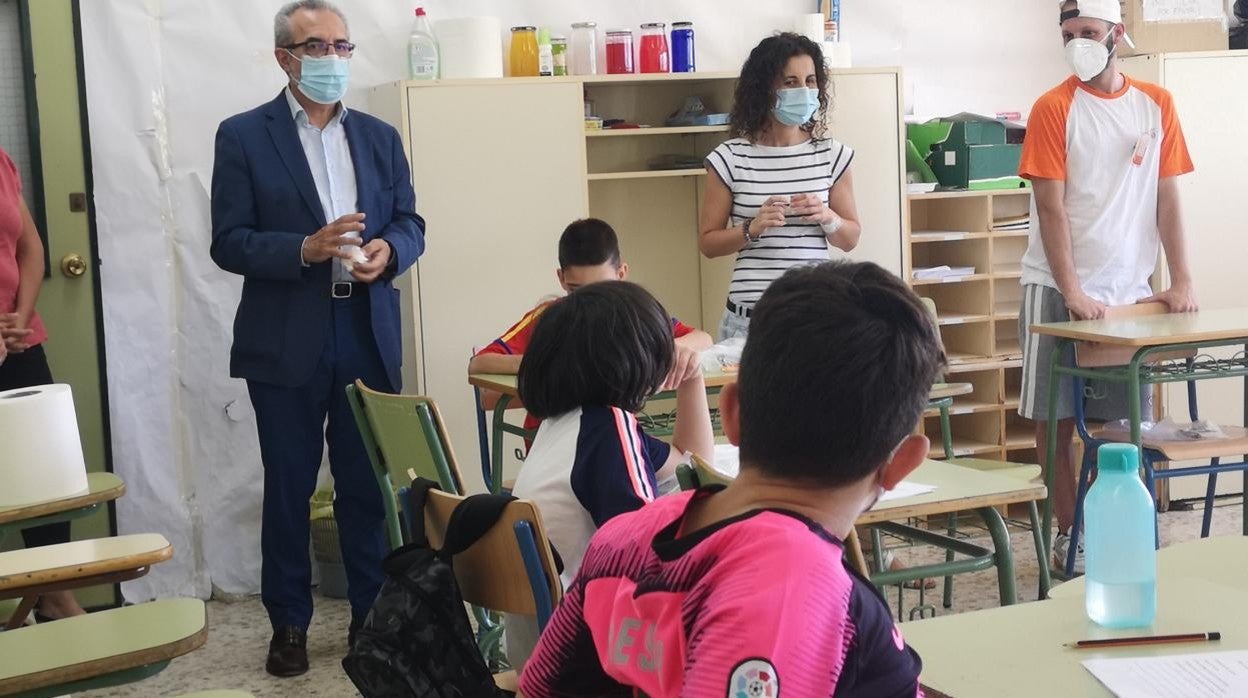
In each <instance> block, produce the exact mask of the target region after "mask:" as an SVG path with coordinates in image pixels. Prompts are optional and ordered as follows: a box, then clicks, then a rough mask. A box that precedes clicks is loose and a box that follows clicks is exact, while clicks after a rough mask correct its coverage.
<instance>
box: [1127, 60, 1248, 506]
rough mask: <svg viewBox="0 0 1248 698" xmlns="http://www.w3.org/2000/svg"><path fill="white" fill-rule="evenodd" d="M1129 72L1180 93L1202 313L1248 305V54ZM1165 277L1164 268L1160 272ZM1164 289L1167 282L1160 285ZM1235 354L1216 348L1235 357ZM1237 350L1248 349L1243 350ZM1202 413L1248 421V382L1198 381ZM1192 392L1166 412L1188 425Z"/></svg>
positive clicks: (1143, 63)
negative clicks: (1247, 406) (1247, 394)
mask: <svg viewBox="0 0 1248 698" xmlns="http://www.w3.org/2000/svg"><path fill="white" fill-rule="evenodd" d="M1120 65H1121V67H1122V69H1123V72H1125V73H1127V74H1128V75H1130V76H1132V77H1134V78H1137V79H1140V80H1146V81H1148V82H1152V83H1157V84H1160V85H1161V86H1163V87H1165V88H1166V89H1168V90H1169V91H1170V93H1171V94H1172V95H1174V104H1175V107H1176V108H1177V110H1178V114H1179V121H1180V122H1181V123H1182V126H1183V134H1184V136H1185V138H1186V140H1187V147H1188V150H1189V151H1190V152H1191V156H1192V162H1193V163H1195V165H1196V171H1195V172H1193V173H1191V174H1187V175H1183V176H1182V177H1180V178H1179V191H1180V193H1181V196H1180V198H1181V201H1182V211H1183V227H1184V230H1185V232H1186V234H1187V254H1188V262H1189V264H1190V266H1191V270H1192V278H1193V279H1194V282H1195V285H1196V298H1197V300H1199V302H1200V307H1201V308H1202V309H1216V308H1231V307H1243V306H1244V305H1245V303H1246V302H1248V294H1245V292H1244V288H1245V287H1244V270H1245V269H1246V268H1248V245H1245V244H1244V243H1245V232H1246V231H1248V225H1246V223H1245V221H1246V220H1248V214H1245V213H1244V204H1243V201H1244V193H1245V186H1244V179H1243V177H1242V176H1241V173H1242V172H1243V168H1244V164H1245V162H1246V161H1248V144H1246V143H1245V138H1246V135H1245V131H1244V115H1246V114H1248V51H1215V52H1206V53H1163V54H1154V55H1146V56H1136V57H1134V58H1128V59H1125V60H1123V61H1121V62H1120ZM1161 272H1162V275H1163V277H1164V272H1165V267H1164V265H1163V266H1162V267H1161ZM1156 285H1157V286H1158V287H1162V286H1165V285H1166V284H1165V282H1164V281H1163V282H1162V283H1158V284H1156ZM1236 351H1237V350H1236V349H1231V348H1226V349H1223V350H1215V351H1210V352H1208V353H1210V354H1214V355H1218V356H1223V355H1226V356H1229V355H1230V354H1233V353H1235V352H1236ZM1238 351H1242V348H1240V349H1239V350H1238ZM1197 386H1198V387H1197V390H1198V394H1199V403H1200V412H1201V416H1202V417H1205V418H1208V419H1212V420H1214V421H1215V422H1217V423H1219V424H1241V425H1242V424H1244V384H1243V381H1239V380H1213V381H1201V382H1199V383H1198V384H1197ZM1186 393H1187V391H1186V390H1185V387H1184V386H1183V385H1170V386H1166V390H1165V400H1164V403H1163V404H1164V405H1165V410H1166V412H1167V413H1168V414H1173V415H1175V419H1180V420H1186V417H1187V396H1186ZM1243 484H1244V483H1243V478H1240V477H1238V476H1236V475H1229V476H1228V475H1223V476H1222V477H1220V478H1218V492H1219V493H1221V494H1230V493H1233V492H1240V491H1242V488H1243ZM1204 494H1205V479H1204V478H1200V477H1192V478H1177V479H1175V480H1172V481H1171V482H1170V497H1171V498H1172V499H1185V498H1193V497H1203V496H1204Z"/></svg>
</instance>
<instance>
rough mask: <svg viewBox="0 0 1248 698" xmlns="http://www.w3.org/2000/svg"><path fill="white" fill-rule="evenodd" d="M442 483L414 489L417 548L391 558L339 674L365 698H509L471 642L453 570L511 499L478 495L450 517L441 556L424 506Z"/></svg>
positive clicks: (415, 484) (416, 484) (425, 483)
mask: <svg viewBox="0 0 1248 698" xmlns="http://www.w3.org/2000/svg"><path fill="white" fill-rule="evenodd" d="M431 488H433V489H437V484H436V483H434V482H433V481H431V480H426V479H424V478H420V479H417V480H415V481H413V482H412V485H411V495H410V500H409V501H410V502H411V513H412V515H411V517H410V519H409V522H410V525H411V528H412V537H411V540H412V541H413V542H412V543H409V544H407V545H404V546H403V547H401V548H399V549H397V550H395V551H394V552H392V553H390V555H389V556H387V557H386V559H385V560H384V561H383V563H382V566H383V569H384V570H385V573H386V580H385V582H383V583H382V586H381V591H380V592H379V593H378V594H377V600H376V601H375V602H374V603H373V608H372V610H370V611H369V613H368V616H367V617H366V618H365V619H364V624H363V626H362V627H361V628H360V629H359V631H358V633H357V634H356V638H355V645H354V646H353V647H351V648H350V650H349V651H348V653H347V656H346V658H344V659H343V660H342V667H343V669H345V670H346V672H347V676H349V677H350V678H351V681H352V683H354V684H355V687H356V688H357V689H359V691H360V693H361V694H363V695H364V698H408V697H411V698H426V697H429V698H460V697H464V698H477V697H478V696H481V697H486V696H510V695H513V694H512V693H511V692H509V691H504V690H502V689H500V688H498V687H497V686H495V684H494V677H493V676H492V675H491V674H490V671H489V669H488V668H487V667H486V664H485V660H484V659H483V658H482V657H481V652H480V650H478V648H477V643H476V642H475V640H474V638H473V632H472V626H471V625H470V624H469V622H468V613H467V611H466V610H465V608H464V599H463V597H462V595H461V594H460V591H459V584H458V583H456V581H455V572H454V570H453V569H452V568H451V560H452V558H453V557H454V556H455V555H456V554H457V553H460V552H463V551H464V550H467V549H468V548H469V547H471V546H472V544H473V543H475V542H476V541H477V540H478V539H480V538H481V536H483V535H485V533H486V532H487V531H489V530H490V528H491V527H492V526H493V525H494V523H495V522H497V521H498V519H499V517H500V516H502V513H503V509H504V508H505V507H506V506H507V503H508V502H510V501H512V500H513V499H515V498H514V497H511V496H506V495H493V494H477V495H473V496H471V497H468V498H467V499H465V500H464V501H463V502H462V503H460V504H459V506H457V507H456V508H455V511H454V512H453V513H452V514H451V520H450V522H449V523H448V526H447V531H446V540H445V543H444V545H443V546H442V549H441V550H433V549H432V548H430V547H429V542H428V540H427V539H426V538H425V517H424V511H425V500H426V498H427V497H428V492H429V490H430V489H431Z"/></svg>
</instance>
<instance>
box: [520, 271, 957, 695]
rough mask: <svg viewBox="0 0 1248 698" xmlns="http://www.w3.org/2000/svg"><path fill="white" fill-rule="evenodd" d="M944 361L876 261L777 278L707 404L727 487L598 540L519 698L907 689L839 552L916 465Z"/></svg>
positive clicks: (892, 628) (693, 496)
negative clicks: (732, 447) (729, 464)
mask: <svg viewBox="0 0 1248 698" xmlns="http://www.w3.org/2000/svg"><path fill="white" fill-rule="evenodd" d="M796 336H801V337H802V338H803V341H800V342H795V341H793V337H796ZM847 338H852V339H847ZM943 364H944V357H943V355H942V353H941V349H940V340H939V338H938V336H937V335H936V331H935V328H934V327H933V326H932V323H931V321H930V320H929V319H928V316H927V311H926V310H925V309H924V307H923V306H922V304H921V303H920V302H919V299H918V298H917V297H916V296H915V295H914V293H913V292H912V291H911V290H910V289H908V288H907V287H906V286H905V284H904V283H902V281H901V280H900V279H898V278H897V277H896V276H893V275H892V274H890V273H888V272H887V271H885V270H883V269H881V268H880V267H878V266H876V265H874V264H870V263H858V264H850V263H827V264H821V265H818V266H812V267H803V268H798V269H793V270H790V271H789V272H787V273H786V274H785V275H784V276H782V277H780V278H779V279H778V280H776V281H775V282H774V283H773V284H772V285H771V286H770V288H768V290H767V291H766V293H764V294H763V296H762V299H761V300H760V301H759V303H758V305H757V306H756V307H755V310H754V314H753V316H752V319H751V325H750V334H749V338H748V339H747V341H746V346H745V351H744V354H743V356H742V359H741V368H740V379H739V382H738V383H737V384H736V385H732V386H727V387H725V388H724V390H723V392H722V394H721V396H720V415H721V418H722V424H723V428H724V433H725V435H726V436H727V437H728V438H729V440H730V441H732V442H733V443H735V444H738V445H739V446H740V453H741V465H740V474H739V475H738V477H737V478H736V480H735V481H734V482H733V483H732V484H730V485H729V486H728V487H727V488H715V487H707V488H702V489H700V490H698V491H696V492H686V493H682V494H680V495H676V496H671V497H664V498H662V499H659V500H656V501H655V502H654V503H653V504H649V505H647V506H645V507H644V508H642V509H640V510H638V511H635V512H632V513H627V514H621V515H620V516H617V517H615V518H613V519H612V520H611V521H609V522H607V523H606V524H605V525H604V526H603V527H601V528H600V529H599V530H598V533H597V534H596V535H595V536H594V538H593V540H592V541H591V543H590V546H589V549H588V550H587V552H586V554H585V557H584V559H583V561H582V564H581V569H580V572H579V574H578V576H577V578H576V579H575V580H574V581H573V583H572V585H571V586H570V587H569V588H568V591H567V594H566V596H565V597H564V600H563V602H562V603H561V604H560V606H559V608H558V609H557V610H556V611H555V615H554V617H553V618H552V620H551V622H550V624H549V626H548V627H547V628H546V631H545V632H544V633H543V635H542V639H541V641H540V642H539V644H538V646H537V650H536V652H535V653H534V655H533V657H532V659H531V660H530V661H529V663H528V664H527V666H526V667H525V670H524V673H523V674H522V675H521V690H522V692H523V693H524V695H526V696H552V695H628V691H630V690H633V691H639V692H642V693H645V694H646V695H649V696H653V697H654V698H659V697H661V696H676V695H696V696H710V695H723V694H724V693H725V688H727V689H728V694H729V695H738V694H740V695H751V696H752V695H760V696H762V695H773V696H774V695H778V694H779V687H780V686H781V685H783V686H784V688H785V695H794V696H816V695H820V696H828V695H862V696H902V695H905V696H914V695H916V694H917V693H918V688H919V684H918V679H919V670H920V667H921V662H920V660H919V657H918V655H916V654H915V653H914V651H913V650H911V649H909V648H908V647H907V646H906V645H905V642H904V641H903V640H902V637H901V633H900V631H899V630H898V629H897V627H896V625H895V624H894V622H893V620H892V617H891V615H890V612H889V610H888V607H887V605H886V603H885V601H884V599H883V597H882V596H880V594H879V592H878V591H877V590H876V589H875V587H873V586H872V585H871V583H870V582H869V581H868V580H866V579H865V578H863V577H861V576H859V575H858V574H857V573H856V572H854V571H853V569H852V568H851V567H850V566H849V565H848V564H847V562H846V560H845V555H844V552H845V551H844V543H843V542H842V541H843V540H844V538H845V536H847V535H848V533H849V531H850V530H851V529H852V527H853V525H854V521H855V520H856V519H857V517H858V516H859V514H861V513H862V512H863V511H865V510H867V509H869V508H870V507H871V506H873V505H874V504H875V502H876V501H877V500H878V499H879V497H880V495H881V494H882V493H883V492H884V491H886V490H889V489H892V488H893V487H894V486H895V485H897V483H899V482H901V480H902V479H903V478H904V477H905V476H906V475H907V474H909V473H910V472H911V471H913V470H914V469H915V468H916V467H918V465H919V464H920V463H921V462H922V461H923V459H924V457H925V456H926V455H927V450H928V446H929V443H928V440H927V438H926V437H924V436H921V435H916V434H915V433H914V432H915V426H916V425H917V424H918V422H919V419H920V418H921V416H922V413H923V409H924V407H925V406H926V404H927V395H928V390H929V389H930V388H931V384H932V381H933V380H934V378H935V377H936V375H937V373H938V371H939V370H940V369H941V367H942V366H943Z"/></svg>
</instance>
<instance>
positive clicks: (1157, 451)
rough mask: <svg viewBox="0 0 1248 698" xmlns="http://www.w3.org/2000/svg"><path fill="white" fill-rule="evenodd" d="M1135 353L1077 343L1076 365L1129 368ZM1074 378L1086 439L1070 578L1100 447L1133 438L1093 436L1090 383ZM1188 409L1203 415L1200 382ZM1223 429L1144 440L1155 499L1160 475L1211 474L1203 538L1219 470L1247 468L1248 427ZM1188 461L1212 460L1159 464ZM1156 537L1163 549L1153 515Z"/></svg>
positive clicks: (1175, 357) (1190, 386)
mask: <svg viewBox="0 0 1248 698" xmlns="http://www.w3.org/2000/svg"><path fill="white" fill-rule="evenodd" d="M1167 312H1169V308H1168V307H1167V306H1166V304H1165V303H1139V304H1136V305H1128V306H1118V307H1110V308H1106V310H1105V316H1106V317H1107V318H1112V317H1135V316H1140V315H1159V314H1164V313H1167ZM1134 355H1135V350H1134V349H1132V348H1130V347H1121V348H1119V347H1106V346H1102V345H1097V344H1095V343H1092V342H1076V343H1075V364H1076V365H1077V366H1080V367H1084V368H1093V367H1109V366H1125V365H1127V364H1129V363H1130V362H1131V359H1132V357H1133V356H1134ZM1195 360H1196V352H1195V351H1194V350H1186V351H1175V352H1168V353H1159V354H1157V355H1156V356H1150V357H1149V358H1148V363H1149V364H1150V365H1157V364H1160V363H1164V362H1176V361H1182V362H1183V363H1184V367H1185V368H1186V369H1187V370H1188V371H1190V370H1191V368H1192V366H1193V364H1194V363H1195ZM1071 380H1072V386H1073V390H1074V397H1075V429H1076V431H1077V432H1078V434H1079V438H1080V440H1081V441H1082V442H1083V461H1082V462H1081V464H1080V468H1079V480H1078V484H1077V490H1076V495H1075V519H1074V523H1073V525H1072V526H1071V529H1070V537H1071V541H1070V549H1069V552H1068V553H1067V555H1066V562H1065V565H1064V569H1065V572H1066V575H1067V576H1070V575H1071V574H1072V572H1073V570H1074V565H1075V554H1076V552H1077V550H1078V545H1079V536H1080V533H1081V532H1082V529H1083V502H1084V499H1085V498H1086V497H1087V494H1088V487H1089V486H1090V485H1091V483H1092V479H1093V473H1094V471H1095V468H1096V451H1097V449H1099V448H1100V447H1101V446H1102V445H1104V444H1107V443H1114V442H1119V443H1121V442H1128V441H1130V438H1131V437H1130V434H1129V433H1124V432H1118V433H1113V432H1101V433H1098V434H1093V433H1092V432H1091V431H1090V430H1089V429H1088V424H1087V415H1086V410H1085V406H1084V404H1083V396H1084V390H1085V387H1086V382H1085V380H1084V379H1083V378H1082V377H1079V376H1075V377H1073V378H1072V379H1071ZM1187 411H1188V416H1189V417H1190V418H1191V420H1192V421H1193V422H1195V421H1197V420H1199V419H1200V407H1199V403H1198V401H1197V399H1196V381H1194V380H1189V381H1187ZM1220 428H1221V429H1222V431H1223V432H1224V433H1225V434H1226V437H1227V438H1225V439H1208V440H1199V441H1196V440H1193V441H1162V440H1159V439H1156V438H1150V437H1149V436H1148V435H1145V436H1144V438H1143V441H1144V448H1143V450H1142V452H1141V453H1140V466H1141V468H1142V469H1143V471H1144V484H1145V485H1146V486H1147V487H1148V493H1149V494H1150V495H1152V497H1153V498H1154V500H1155V499H1156V497H1157V490H1156V480H1157V479H1159V478H1172V477H1187V476H1195V475H1207V476H1208V477H1209V483H1208V486H1207V487H1206V489H1205V512H1204V516H1203V518H1202V519H1201V525H1200V537H1201V538H1207V537H1208V536H1209V528H1210V525H1211V524H1212V522H1213V499H1214V495H1215V494H1216V491H1217V486H1218V473H1224V472H1235V471H1239V472H1248V461H1245V460H1244V459H1243V454H1245V453H1248V430H1245V429H1244V427H1242V426H1222V427H1220ZM1227 457H1231V458H1236V459H1238V460H1236V461H1234V462H1231V463H1223V462H1222V459H1223V458H1227ZM1184 460H1207V461H1209V465H1205V466H1192V467H1186V468H1178V469H1171V468H1165V469H1159V468H1157V467H1156V464H1157V463H1159V462H1168V463H1173V462H1175V461H1184ZM1153 536H1154V543H1155V545H1157V546H1158V547H1160V545H1161V537H1160V534H1159V533H1158V530H1157V518H1156V514H1154V517H1153Z"/></svg>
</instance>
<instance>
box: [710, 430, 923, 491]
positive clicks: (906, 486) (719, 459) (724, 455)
mask: <svg viewBox="0 0 1248 698" xmlns="http://www.w3.org/2000/svg"><path fill="white" fill-rule="evenodd" d="M740 463H741V452H740V449H738V448H737V447H736V446H733V445H732V444H715V462H714V463H712V464H711V465H712V467H714V468H715V469H716V470H718V471H719V472H721V473H723V474H724V475H727V476H728V477H736V476H737V473H738V472H740V470H741V465H740ZM935 491H936V486H935V485H924V484H922V483H918V482H911V481H910V480H903V481H901V482H900V483H898V484H897V486H896V487H894V488H893V489H892V490H890V491H888V492H885V493H884V496H882V497H880V501H881V502H887V501H890V500H893V499H904V498H906V497H917V496H919V495H921V494H927V493H929V492H935Z"/></svg>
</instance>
